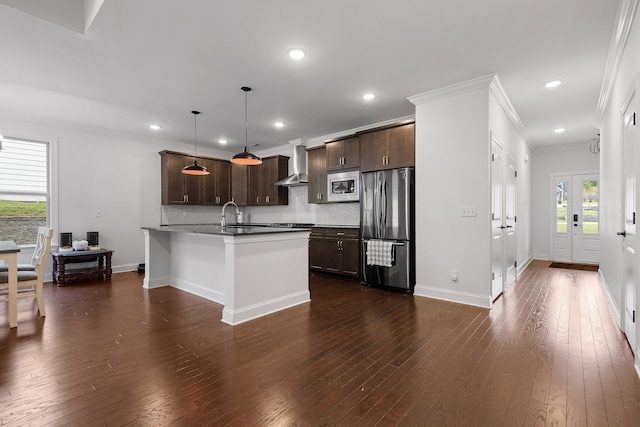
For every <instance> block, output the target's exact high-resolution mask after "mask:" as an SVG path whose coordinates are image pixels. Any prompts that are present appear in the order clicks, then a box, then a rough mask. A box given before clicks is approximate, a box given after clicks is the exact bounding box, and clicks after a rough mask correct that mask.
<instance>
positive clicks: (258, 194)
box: [248, 163, 264, 206]
mask: <svg viewBox="0 0 640 427" xmlns="http://www.w3.org/2000/svg"><path fill="white" fill-rule="evenodd" d="M263 167H264V163H262V164H260V165H256V166H248V169H249V206H264V197H263V196H262V188H261V182H262V169H263Z"/></svg>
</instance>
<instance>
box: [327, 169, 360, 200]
mask: <svg viewBox="0 0 640 427" xmlns="http://www.w3.org/2000/svg"><path fill="white" fill-rule="evenodd" d="M327 201H329V202H358V201H360V171H348V172H335V173H329V174H327Z"/></svg>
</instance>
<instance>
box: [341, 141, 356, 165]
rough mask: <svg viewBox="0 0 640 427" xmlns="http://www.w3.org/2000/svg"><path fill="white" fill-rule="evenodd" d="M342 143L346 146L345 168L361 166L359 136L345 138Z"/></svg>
mask: <svg viewBox="0 0 640 427" xmlns="http://www.w3.org/2000/svg"><path fill="white" fill-rule="evenodd" d="M342 145H343V146H344V161H343V162H342V166H343V168H345V169H347V168H349V169H351V168H357V167H360V140H359V139H358V137H353V138H349V139H345V140H344V141H342Z"/></svg>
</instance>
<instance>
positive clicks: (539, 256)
mask: <svg viewBox="0 0 640 427" xmlns="http://www.w3.org/2000/svg"><path fill="white" fill-rule="evenodd" d="M533 259H539V260H542V261H551V257H550V256H549V254H533Z"/></svg>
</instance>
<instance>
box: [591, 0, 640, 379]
mask: <svg viewBox="0 0 640 427" xmlns="http://www.w3.org/2000/svg"><path fill="white" fill-rule="evenodd" d="M622 3H629V4H633V5H634V9H635V8H637V3H636V2H628V1H627V2H621V4H622ZM638 52H640V22H638V16H637V12H636V16H635V19H634V21H633V23H632V27H631V30H630V33H629V37H628V39H627V41H626V45H625V46H624V51H623V54H622V57H621V60H620V65H619V68H618V70H617V74H616V75H615V76H613V78H612V80H613V81H614V83H613V86H612V90H611V93H610V95H609V98H608V100H607V103H606V105H605V108H604V110H603V118H602V125H601V129H600V135H601V148H602V151H601V153H600V185H601V189H600V191H601V204H602V222H601V230H602V231H601V261H600V274H601V278H602V280H603V282H604V283H603V286H604V290H605V292H606V293H607V296H608V298H609V303H610V304H611V306H612V312H613V313H614V315H615V316H616V320H617V321H618V323H619V324H621V323H622V319H621V316H620V313H621V307H624V292H623V283H622V254H623V253H622V238H621V237H619V236H617V235H616V232H618V231H621V229H622V223H623V219H622V215H621V207H622V192H623V186H622V184H623V182H622V176H621V171H622V165H623V162H622V156H623V150H622V147H623V138H622V121H621V116H620V108H621V107H622V105H623V102H624V99H625V97H626V95H627V93H628V91H629V89H630V87H631V85H632V83H633V81H634V78H637V76H638V74H637V73H639V72H640V55H638ZM609 65H610V66H613V65H614V64H611V63H610V64H609ZM636 111H638V110H636ZM637 145H638V144H637V143H636V146H637ZM636 182H640V171H636ZM638 189H639V190H640V186H639V187H638ZM635 261H636V262H635V268H636V274H637V272H638V271H640V252H636V254H635ZM639 297H640V287H639V286H638V280H637V277H636V307H640V304H638V298H639ZM638 329H640V328H638V327H636V330H637V332H638ZM635 341H636V343H640V334H636V340H635ZM634 353H635V355H636V363H635V364H636V370H637V371H638V372H640V348H636V349H634Z"/></svg>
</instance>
